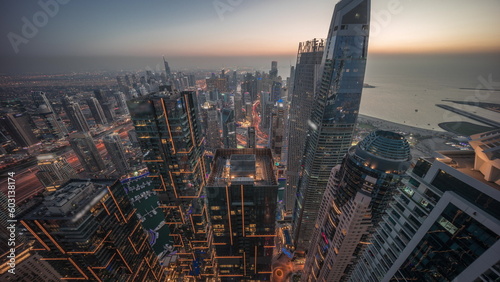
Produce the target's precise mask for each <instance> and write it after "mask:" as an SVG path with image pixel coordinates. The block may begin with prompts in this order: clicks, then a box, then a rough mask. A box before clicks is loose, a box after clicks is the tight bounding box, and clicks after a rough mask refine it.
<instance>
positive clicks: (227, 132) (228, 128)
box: [220, 108, 237, 149]
mask: <svg viewBox="0 0 500 282" xmlns="http://www.w3.org/2000/svg"><path fill="white" fill-rule="evenodd" d="M220 114H221V121H222V124H221V125H222V141H223V143H224V148H226V149H229V148H236V146H237V143H236V125H235V123H234V111H233V110H232V109H227V108H224V109H222V110H221V113H220Z"/></svg>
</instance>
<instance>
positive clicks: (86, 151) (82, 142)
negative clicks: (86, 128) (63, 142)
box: [69, 132, 106, 172]
mask: <svg viewBox="0 0 500 282" xmlns="http://www.w3.org/2000/svg"><path fill="white" fill-rule="evenodd" d="M69 144H70V145H71V148H72V149H73V151H75V154H76V156H77V157H78V160H80V163H81V164H82V166H83V168H84V169H85V170H86V171H87V172H99V171H101V170H103V169H105V168H106V167H105V166H104V161H103V160H102V158H101V155H100V154H99V151H98V150H97V147H96V146H95V144H94V140H93V139H92V137H91V136H90V134H88V133H82V132H77V133H72V134H70V136H69Z"/></svg>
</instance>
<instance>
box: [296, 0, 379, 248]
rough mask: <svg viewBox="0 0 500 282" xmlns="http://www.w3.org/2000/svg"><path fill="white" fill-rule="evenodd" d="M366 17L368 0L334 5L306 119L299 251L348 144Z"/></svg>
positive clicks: (353, 121)
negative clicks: (310, 107) (313, 97)
mask: <svg viewBox="0 0 500 282" xmlns="http://www.w3.org/2000/svg"><path fill="white" fill-rule="evenodd" d="M369 22H370V0H342V1H340V2H339V3H337V4H336V5H335V10H334V12H333V18H332V22H331V24H330V29H329V34H328V37H327V39H326V46H325V52H324V53H323V59H322V62H321V71H320V72H321V80H320V82H319V84H318V85H317V86H316V90H317V91H316V94H315V103H314V107H313V110H312V115H311V118H310V120H308V121H307V124H308V126H309V133H308V137H307V140H306V146H305V157H304V158H305V159H304V169H303V173H302V178H301V180H300V183H299V186H298V192H297V201H296V206H297V207H296V208H295V209H294V213H293V232H294V243H295V245H296V247H297V250H299V251H300V250H306V249H307V248H308V247H309V243H310V239H311V236H312V232H313V230H314V222H315V220H316V216H317V214H318V206H319V204H320V203H321V199H322V197H323V193H324V191H325V188H326V184H327V181H328V176H329V174H330V171H331V169H332V167H334V166H335V165H337V164H340V163H341V161H342V158H343V156H344V155H345V153H346V152H347V150H348V149H349V147H350V146H351V142H352V135H353V130H354V126H355V124H356V120H357V117H358V111H359V104H360V100H361V91H362V89H363V81H364V76H365V67H366V58H367V49H368V25H369Z"/></svg>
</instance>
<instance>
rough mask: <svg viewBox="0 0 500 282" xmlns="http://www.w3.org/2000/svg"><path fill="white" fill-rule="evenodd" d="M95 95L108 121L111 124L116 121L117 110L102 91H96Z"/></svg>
mask: <svg viewBox="0 0 500 282" xmlns="http://www.w3.org/2000/svg"><path fill="white" fill-rule="evenodd" d="M94 95H95V97H96V99H97V101H99V104H101V108H102V111H103V112H104V116H105V117H106V120H107V121H108V122H109V123H111V122H113V121H114V120H115V109H114V108H113V106H112V104H111V103H110V101H109V99H108V97H107V96H106V94H105V93H103V91H101V90H94Z"/></svg>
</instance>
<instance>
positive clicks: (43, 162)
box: [36, 154, 77, 191]
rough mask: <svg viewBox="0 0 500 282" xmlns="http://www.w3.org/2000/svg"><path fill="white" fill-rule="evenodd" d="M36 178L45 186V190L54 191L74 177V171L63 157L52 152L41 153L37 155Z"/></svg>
mask: <svg viewBox="0 0 500 282" xmlns="http://www.w3.org/2000/svg"><path fill="white" fill-rule="evenodd" d="M37 160H38V172H37V173H36V176H37V177H38V180H40V182H41V183H42V184H43V186H45V189H46V190H47V191H55V190H56V189H57V188H59V186H60V185H62V184H63V183H65V182H66V181H68V180H70V179H71V178H76V177H77V175H76V171H75V170H74V169H73V167H71V165H70V164H69V163H68V161H67V160H66V159H65V158H63V157H58V156H55V155H53V154H42V155H38V156H37Z"/></svg>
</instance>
